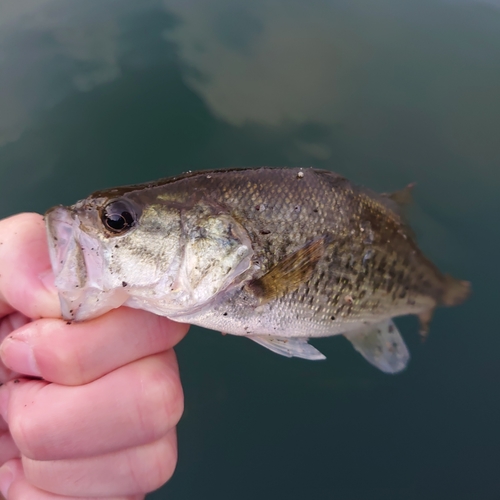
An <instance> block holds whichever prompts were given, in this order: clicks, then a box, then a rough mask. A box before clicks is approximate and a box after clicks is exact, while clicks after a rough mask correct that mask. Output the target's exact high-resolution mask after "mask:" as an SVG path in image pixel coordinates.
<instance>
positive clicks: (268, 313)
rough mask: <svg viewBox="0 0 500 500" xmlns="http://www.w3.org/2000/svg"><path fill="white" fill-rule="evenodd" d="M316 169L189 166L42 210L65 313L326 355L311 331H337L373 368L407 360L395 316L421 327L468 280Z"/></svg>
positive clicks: (394, 213) (373, 198)
mask: <svg viewBox="0 0 500 500" xmlns="http://www.w3.org/2000/svg"><path fill="white" fill-rule="evenodd" d="M411 188H412V186H411V185H410V186H408V187H407V188H405V189H404V190H402V191H400V192H397V193H393V194H378V193H376V192H374V191H371V190H370V189H368V188H364V187H360V186H356V185H355V184H353V183H351V182H350V181H349V180H347V179H346V178H344V177H343V176H341V175H339V174H336V173H333V172H331V171H327V170H318V169H314V168H268V167H260V168H250V169H225V170H222V169H221V170H210V171H197V172H189V173H186V174H183V175H180V176H176V177H170V178H166V179H161V180H158V181H155V182H150V183H145V184H139V185H133V186H124V187H117V188H112V189H107V190H101V191H97V192H95V193H93V194H91V195H90V196H89V197H88V198H85V199H83V200H80V201H78V202H77V203H75V204H74V205H72V206H69V207H65V206H61V205H60V206H56V207H53V208H52V209H50V210H48V211H47V213H46V214H45V222H46V228H47V237H48V244H49V254H50V260H51V264H52V268H53V270H54V274H55V285H56V288H57V290H58V294H59V298H60V302H61V311H62V316H63V318H65V319H66V320H70V321H83V320H88V319H91V318H94V317H96V316H99V315H102V314H105V313H106V312H108V311H110V310H111V309H114V308H117V307H120V306H128V307H132V308H138V309H144V310H146V311H150V312H152V313H155V314H158V315H161V316H166V317H168V318H170V319H172V320H175V321H180V322H185V323H190V324H194V325H199V326H202V327H206V328H208V329H212V330H218V331H220V332H222V333H224V334H232V335H238V336H244V337H247V338H249V339H251V340H253V341H255V342H257V343H258V344H260V345H262V346H264V347H266V348H268V349H270V350H271V351H273V352H275V353H277V354H281V355H283V356H287V357H298V358H303V359H308V360H321V359H325V356H324V355H323V354H322V353H321V352H320V351H318V350H317V349H316V348H315V347H314V346H312V345H311V344H310V343H309V339H311V338H317V337H328V336H333V335H343V336H344V337H345V338H347V339H348V340H349V341H350V342H351V343H352V345H353V346H354V348H355V349H356V350H357V351H358V352H359V353H360V354H361V355H362V356H363V357H364V358H365V359H366V360H367V361H368V362H370V363H371V364H372V365H374V366H375V367H377V368H378V369H380V370H382V371H383V372H385V373H398V372H400V371H401V370H403V369H404V368H405V367H406V366H407V364H408V361H409V359H410V354H409V351H408V348H407V346H406V344H405V342H404V340H403V338H402V336H401V334H400V332H399V330H398V328H397V326H396V324H395V323H394V320H393V319H394V318H395V317H398V316H403V315H409V314H414V315H417V316H418V317H419V318H420V320H421V325H422V326H421V330H422V332H423V333H425V332H426V331H427V330H428V324H429V321H430V319H431V317H432V312H433V311H434V309H435V308H436V307H437V306H454V305H457V304H460V303H461V302H463V301H464V300H465V299H466V298H467V296H468V295H469V291H470V283H469V282H467V281H461V280H457V279H455V278H453V277H451V276H450V275H447V274H443V273H442V272H441V271H440V270H439V269H438V268H437V267H436V266H435V265H434V264H433V263H432V262H431V261H430V260H429V259H428V258H427V257H426V256H425V255H424V254H423V253H422V251H421V250H420V249H419V247H418V245H417V243H416V239H415V236H414V234H413V231H412V230H411V228H410V226H409V225H408V223H407V221H406V217H405V215H404V205H405V204H406V203H407V202H408V199H409V197H410V192H411Z"/></svg>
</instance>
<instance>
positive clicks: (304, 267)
mask: <svg viewBox="0 0 500 500" xmlns="http://www.w3.org/2000/svg"><path fill="white" fill-rule="evenodd" d="M325 244H326V243H325V237H324V236H322V237H321V238H316V239H314V240H312V241H310V242H309V243H307V244H306V245H304V246H303V247H302V248H299V249H298V250H297V251H296V252H294V253H292V254H290V255H288V256H286V257H285V258H284V259H283V260H282V261H281V262H279V263H278V264H276V265H275V266H274V267H273V268H272V269H271V270H270V271H269V272H268V273H266V274H264V276H261V277H260V278H257V279H254V280H252V281H250V283H248V284H247V285H246V288H247V290H249V291H250V292H251V293H253V294H254V295H255V296H256V297H257V298H258V299H259V300H260V303H261V304H264V303H266V302H270V301H271V300H275V299H277V298H279V297H282V296H283V295H286V294H288V293H291V292H293V291H294V290H297V288H299V286H300V285H301V284H302V283H306V282H307V281H308V280H309V279H310V277H311V275H312V272H313V270H314V268H315V267H316V264H317V262H318V260H319V259H320V258H321V256H322V255H323V252H324V251H325Z"/></svg>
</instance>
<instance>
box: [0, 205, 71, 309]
mask: <svg viewBox="0 0 500 500" xmlns="http://www.w3.org/2000/svg"><path fill="white" fill-rule="evenodd" d="M50 281H51V266H50V260H49V253H48V247H47V238H46V235H45V225H44V222H43V218H42V216H41V215H38V214H21V215H15V216H13V217H10V218H8V219H4V220H2V221H0V317H2V316H5V315H6V314H10V313H11V312H13V311H15V310H17V311H20V312H21V313H23V314H24V315H25V316H28V317H29V318H40V317H51V318H57V317H60V316H61V311H60V307H59V299H58V297H57V293H56V289H55V287H54V286H53V284H51V283H50Z"/></svg>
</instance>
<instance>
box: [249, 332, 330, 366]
mask: <svg viewBox="0 0 500 500" xmlns="http://www.w3.org/2000/svg"><path fill="white" fill-rule="evenodd" d="M248 338H249V339H252V340H253V341H254V342H257V344H260V345H261V346H264V347H267V349H270V350H271V351H273V352H275V353H276V354H281V355H282V356H286V357H287V358H303V359H309V360H312V361H316V360H320V359H326V356H324V355H323V354H321V353H320V352H319V351H318V350H317V349H316V348H315V347H313V346H312V345H310V344H308V343H307V340H308V339H304V338H300V339H297V338H284V337H272V336H270V335H269V336H268V335H249V336H248Z"/></svg>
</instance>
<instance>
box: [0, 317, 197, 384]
mask: <svg viewBox="0 0 500 500" xmlns="http://www.w3.org/2000/svg"><path fill="white" fill-rule="evenodd" d="M188 327H189V326H188V325H186V324H182V323H175V322H173V321H171V320H169V319H167V318H163V317H160V316H156V315H154V314H151V313H147V312H145V311H139V310H137V309H129V308H126V307H122V308H119V309H115V310H113V311H110V312H109V313H107V314H105V315H104V316H101V317H99V318H96V319H93V320H91V321H88V322H82V323H70V324H68V323H67V322H66V321H63V320H56V319H41V320H38V321H34V322H32V323H29V324H27V325H25V326H23V327H22V328H20V329H18V330H16V332H15V333H13V334H12V335H11V336H10V337H9V338H7V339H6V340H5V341H4V342H3V344H2V345H1V346H0V357H1V359H2V361H3V363H4V364H5V365H6V366H7V367H9V368H10V369H12V370H13V371H16V372H20V373H24V374H25V375H32V376H37V377H43V378H44V379H45V380H48V381H50V382H57V383H58V384H64V385H82V384H86V383H88V382H90V381H92V380H95V379H97V378H99V377H102V376H103V375H104V374H106V373H109V372H110V371H112V370H115V369H116V368H118V367H120V366H123V365H125V364H127V363H130V362H132V361H135V360H136V359H139V358H142V357H145V356H148V355H150V354H154V353H158V352H162V351H166V350H167V349H170V348H171V347H173V346H174V345H175V344H177V343H178V342H179V341H180V340H181V339H182V338H183V337H184V335H185V334H186V331H187V329H188Z"/></svg>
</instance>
